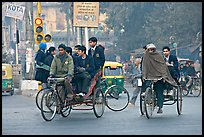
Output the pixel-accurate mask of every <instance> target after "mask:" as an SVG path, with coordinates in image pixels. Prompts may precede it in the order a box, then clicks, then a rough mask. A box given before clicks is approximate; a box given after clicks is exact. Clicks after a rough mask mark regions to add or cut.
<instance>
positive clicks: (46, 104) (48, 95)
mask: <svg viewBox="0 0 204 137" xmlns="http://www.w3.org/2000/svg"><path fill="white" fill-rule="evenodd" d="M57 99H58V97H57V94H56V93H55V92H54V91H53V90H49V91H48V92H45V93H43V95H42V99H41V114H42V117H43V119H44V120H45V121H51V120H52V119H53V118H54V117H55V115H56V112H57Z"/></svg>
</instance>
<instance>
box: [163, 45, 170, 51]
mask: <svg viewBox="0 0 204 137" xmlns="http://www.w3.org/2000/svg"><path fill="white" fill-rule="evenodd" d="M164 49H167V50H168V51H170V48H169V47H168V46H164V47H163V48H162V50H164Z"/></svg>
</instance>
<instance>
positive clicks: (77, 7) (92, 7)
mask: <svg viewBox="0 0 204 137" xmlns="http://www.w3.org/2000/svg"><path fill="white" fill-rule="evenodd" d="M73 19H74V21H73V26H76V27H98V22H99V2H74V15H73Z"/></svg>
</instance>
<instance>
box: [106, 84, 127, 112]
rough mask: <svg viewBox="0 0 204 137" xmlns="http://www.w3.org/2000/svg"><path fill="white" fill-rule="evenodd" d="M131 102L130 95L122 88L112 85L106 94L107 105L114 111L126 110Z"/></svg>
mask: <svg viewBox="0 0 204 137" xmlns="http://www.w3.org/2000/svg"><path fill="white" fill-rule="evenodd" d="M129 100H130V96H129V93H128V91H127V90H126V89H125V88H124V87H122V86H119V85H112V86H110V87H108V89H107V90H106V92H105V104H106V106H107V107H108V108H109V109H110V110H112V111H122V110H124V109H125V108H126V107H127V106H128V103H129Z"/></svg>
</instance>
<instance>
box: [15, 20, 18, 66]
mask: <svg viewBox="0 0 204 137" xmlns="http://www.w3.org/2000/svg"><path fill="white" fill-rule="evenodd" d="M15 26H16V27H15V30H16V64H18V38H17V35H18V34H17V33H18V27H17V19H15Z"/></svg>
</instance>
